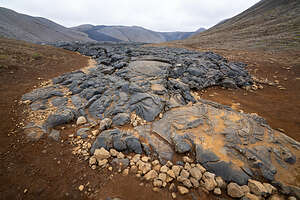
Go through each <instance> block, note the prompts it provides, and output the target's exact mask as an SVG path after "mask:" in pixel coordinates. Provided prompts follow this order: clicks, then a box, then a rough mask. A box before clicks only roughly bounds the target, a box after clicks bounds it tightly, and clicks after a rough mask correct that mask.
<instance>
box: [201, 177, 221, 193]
mask: <svg viewBox="0 0 300 200" xmlns="http://www.w3.org/2000/svg"><path fill="white" fill-rule="evenodd" d="M202 183H203V184H202V186H203V187H204V188H205V189H207V190H208V191H212V190H213V189H215V187H216V186H217V185H218V184H217V183H216V181H215V174H213V173H210V172H205V173H204V174H203V177H202Z"/></svg>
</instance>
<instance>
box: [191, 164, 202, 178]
mask: <svg viewBox="0 0 300 200" xmlns="http://www.w3.org/2000/svg"><path fill="white" fill-rule="evenodd" d="M190 174H191V176H192V177H194V178H195V179H196V180H197V181H199V180H200V179H201V178H202V173H201V170H200V169H199V168H198V167H193V168H191V169H190Z"/></svg>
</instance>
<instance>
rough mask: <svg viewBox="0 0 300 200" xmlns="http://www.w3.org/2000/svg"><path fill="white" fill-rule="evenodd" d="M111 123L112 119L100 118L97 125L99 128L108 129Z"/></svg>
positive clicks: (101, 129)
mask: <svg viewBox="0 0 300 200" xmlns="http://www.w3.org/2000/svg"><path fill="white" fill-rule="evenodd" d="M111 124H112V120H111V119H110V118H104V119H103V120H101V122H100V125H99V130H100V131H104V130H106V129H109V128H110V126H111Z"/></svg>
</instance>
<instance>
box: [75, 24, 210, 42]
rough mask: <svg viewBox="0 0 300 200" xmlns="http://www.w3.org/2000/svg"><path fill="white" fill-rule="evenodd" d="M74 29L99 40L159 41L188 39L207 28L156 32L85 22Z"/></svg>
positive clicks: (134, 27)
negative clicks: (189, 30) (190, 30)
mask: <svg viewBox="0 0 300 200" xmlns="http://www.w3.org/2000/svg"><path fill="white" fill-rule="evenodd" d="M72 29H73V30H76V31H81V32H83V33H86V34H87V35H88V36H89V37H90V38H91V39H93V40H97V41H117V42H118V41H126V42H145V43H159V42H167V41H173V40H182V39H186V38H188V37H190V36H192V35H194V34H197V33H199V32H202V31H204V30H206V29H205V28H200V29H198V30H197V31H195V32H180V31H177V32H156V31H152V30H149V29H145V28H143V27H139V26H105V25H96V26H94V25H91V24H83V25H79V26H76V27H72Z"/></svg>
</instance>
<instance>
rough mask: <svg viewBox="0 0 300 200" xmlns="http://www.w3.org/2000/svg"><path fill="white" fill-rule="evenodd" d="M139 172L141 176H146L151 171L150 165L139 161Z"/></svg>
mask: <svg viewBox="0 0 300 200" xmlns="http://www.w3.org/2000/svg"><path fill="white" fill-rule="evenodd" d="M139 170H141V171H142V173H143V174H146V173H147V172H149V171H150V170H151V164H150V163H144V162H142V161H141V164H140V165H139Z"/></svg>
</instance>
